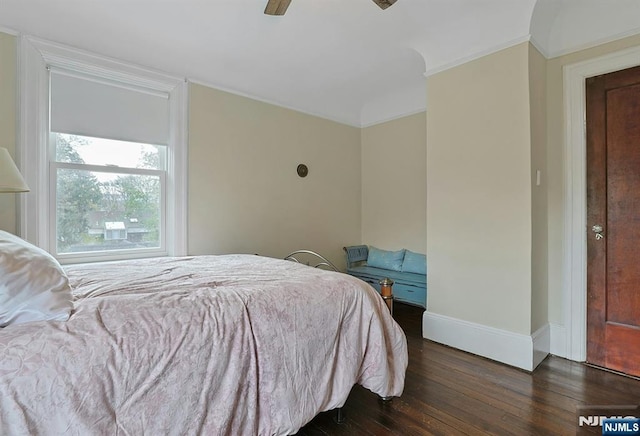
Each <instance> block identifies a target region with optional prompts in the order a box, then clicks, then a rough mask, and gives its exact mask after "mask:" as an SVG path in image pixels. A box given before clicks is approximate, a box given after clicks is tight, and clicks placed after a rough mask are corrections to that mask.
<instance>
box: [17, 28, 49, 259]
mask: <svg viewBox="0 0 640 436" xmlns="http://www.w3.org/2000/svg"><path fill="white" fill-rule="evenodd" d="M18 92H19V99H18V107H19V111H18V113H19V127H18V141H17V151H18V154H19V155H20V166H21V170H22V175H23V176H24V178H25V180H28V182H27V183H28V185H29V187H30V188H31V191H29V192H28V193H26V194H25V195H22V196H21V197H22V198H21V199H20V200H21V201H20V207H19V219H18V222H19V224H18V227H19V235H20V236H21V237H22V238H24V239H26V240H27V241H29V242H31V243H33V244H35V245H37V246H40V247H46V246H47V245H48V227H49V204H48V201H47V199H48V196H47V195H39V193H41V192H47V191H48V184H49V183H48V182H49V169H48V168H49V166H48V159H47V156H46V153H43V152H42V147H37V146H32V144H42V143H46V142H47V141H48V130H49V127H48V120H49V102H48V100H49V98H48V95H49V74H48V72H47V66H46V63H45V62H44V59H43V58H42V55H41V54H40V52H39V51H38V50H37V49H36V47H34V46H33V45H32V44H31V42H30V41H29V39H28V38H26V37H24V36H21V37H20V39H19V50H18ZM41 169H43V170H42V171H41ZM28 211H37V212H36V213H28Z"/></svg>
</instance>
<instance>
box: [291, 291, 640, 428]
mask: <svg viewBox="0 0 640 436" xmlns="http://www.w3.org/2000/svg"><path fill="white" fill-rule="evenodd" d="M422 312H423V310H422V309H420V308H415V307H412V306H407V305H403V304H399V303H396V305H395V308H394V318H395V319H396V320H397V321H398V323H399V324H400V325H401V326H402V328H403V329H404V331H405V333H406V335H407V341H408V346H409V367H408V369H407V377H406V382H405V389H404V393H403V395H402V397H400V398H395V399H394V400H393V401H391V402H390V403H386V404H385V403H382V402H380V401H379V400H378V397H377V396H376V395H374V394H373V393H371V392H370V391H368V390H366V389H364V388H362V387H360V386H356V387H354V388H353V390H352V391H351V394H350V395H349V399H348V400H347V403H346V404H345V407H344V408H343V410H344V413H345V416H346V422H345V423H343V424H337V423H336V422H335V416H336V414H335V412H334V411H331V412H325V413H322V414H320V415H319V416H317V417H316V418H315V419H314V420H313V421H311V422H310V423H309V424H307V425H306V426H305V427H304V428H302V429H301V430H300V431H299V432H298V435H300V436H307V435H309V436H311V435H432V434H433V435H485V434H495V435H519V436H521V435H575V434H577V433H578V430H580V431H581V432H583V433H585V434H590V433H588V432H587V431H588V430H591V431H595V430H596V429H586V428H579V427H578V409H577V407H578V406H592V405H636V406H637V405H640V380H637V379H633V378H629V377H625V376H622V375H618V374H614V373H611V372H607V371H604V370H602V369H598V368H593V367H590V366H588V365H585V364H582V363H576V362H572V361H569V360H566V359H562V358H559V357H555V356H549V357H547V359H545V361H544V362H542V363H541V364H540V366H539V367H538V368H536V370H535V371H534V372H533V373H528V372H526V371H522V370H519V369H517V368H513V367H510V366H507V365H503V364H500V363H497V362H494V361H491V360H488V359H484V358H482V357H478V356H474V355H472V354H469V353H465V352H462V351H459V350H455V349H453V348H449V347H446V346H443V345H439V344H436V343H434V342H431V341H428V340H426V339H423V338H422ZM635 416H638V415H637V414H636V415H635ZM591 434H601V431H600V429H599V428H598V429H597V432H595V433H591Z"/></svg>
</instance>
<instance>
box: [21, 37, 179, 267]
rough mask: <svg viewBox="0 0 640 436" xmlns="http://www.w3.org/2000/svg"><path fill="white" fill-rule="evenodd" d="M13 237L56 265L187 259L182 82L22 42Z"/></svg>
mask: <svg viewBox="0 0 640 436" xmlns="http://www.w3.org/2000/svg"><path fill="white" fill-rule="evenodd" d="M20 49H21V65H20V68H21V71H22V73H23V75H22V77H21V87H20V99H21V103H22V106H23V108H24V110H23V112H22V117H21V120H20V125H21V129H20V142H19V152H20V155H21V162H23V172H24V175H25V178H26V179H27V183H29V186H30V187H31V188H32V191H31V192H30V193H29V195H28V196H25V197H24V198H25V200H24V201H23V202H22V204H21V207H20V224H21V229H20V233H21V236H23V237H24V238H25V239H27V240H29V241H31V242H33V243H35V244H36V245H38V246H40V247H42V248H44V249H46V250H48V251H49V252H51V253H52V254H54V255H55V256H56V257H57V258H58V259H59V260H60V261H61V262H86V261H97V260H113V259H122V258H132V257H148V256H163V255H175V256H179V255H184V254H186V228H185V225H186V192H185V190H186V168H185V166H186V143H185V140H186V83H185V81H184V80H182V79H179V78H174V77H170V76H166V75H163V74H159V73H157V72H152V71H148V70H144V69H141V68H139V67H136V66H130V65H126V64H124V63H122V62H119V61H114V60H110V59H107V58H103V57H99V56H96V55H93V54H89V53H86V52H80V51H77V50H75V49H70V48H66V47H61V46H58V45H55V44H51V43H48V42H45V41H41V40H36V39H33V38H29V37H22V38H21V47H20Z"/></svg>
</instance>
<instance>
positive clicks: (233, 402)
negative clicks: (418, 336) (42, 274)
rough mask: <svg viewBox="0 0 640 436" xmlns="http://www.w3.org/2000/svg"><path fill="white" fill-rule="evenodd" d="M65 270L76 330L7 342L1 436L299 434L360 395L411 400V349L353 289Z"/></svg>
mask: <svg viewBox="0 0 640 436" xmlns="http://www.w3.org/2000/svg"><path fill="white" fill-rule="evenodd" d="M66 270H67V273H68V275H69V278H70V282H71V285H72V287H73V289H74V294H75V298H76V299H75V303H74V304H75V308H74V312H73V314H72V315H71V318H70V319H69V320H68V321H67V322H55V321H50V322H33V323H27V324H22V325H15V326H9V327H7V328H4V329H1V330H0V434H3V435H14V434H15V435H27V434H28V435H39V434H43V435H49V434H65V435H103V434H104V435H107V434H108V435H116V434H122V435H160V434H163V435H164V434H167V435H185V434H206V435H217V434H225V435H227V434H228V435H241V434H242V435H252V434H259V435H278V434H291V433H295V432H296V431H297V430H298V429H299V428H300V427H301V426H303V425H304V424H305V423H307V422H308V421H310V420H311V419H312V418H313V417H314V416H315V415H317V414H318V413H319V412H321V411H324V410H330V409H333V408H336V407H339V406H342V405H343V404H344V402H345V400H346V398H347V395H348V394H349V391H350V389H351V387H352V386H353V385H354V384H355V383H359V384H361V385H363V386H364V387H366V388H368V389H370V390H371V391H373V392H375V393H376V394H378V395H382V396H398V395H400V394H401V393H402V390H403V386H404V376H405V370H406V366H407V348H406V339H405V336H404V334H403V332H402V330H401V329H400V327H399V326H398V325H397V324H396V323H395V322H394V321H393V319H392V318H391V316H390V315H389V312H388V310H387V308H386V306H385V305H384V302H383V301H382V299H381V298H380V297H379V296H378V295H377V294H376V292H375V291H374V290H373V289H372V288H371V287H369V286H368V285H367V284H365V283H364V282H362V281H360V280H358V279H355V278H353V277H351V276H348V275H345V274H340V273H334V272H328V271H323V270H319V269H315V268H311V267H308V266H305V265H300V264H297V263H294V262H290V261H283V260H277V259H270V258H264V257H259V256H251V255H230V256H197V257H185V258H162V259H146V260H136V261H127V262H113V263H107V264H88V265H76V266H69V267H67V268H66Z"/></svg>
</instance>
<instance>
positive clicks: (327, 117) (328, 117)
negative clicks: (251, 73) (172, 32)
mask: <svg viewBox="0 0 640 436" xmlns="http://www.w3.org/2000/svg"><path fill="white" fill-rule="evenodd" d="M189 82H190V83H194V84H196V85H201V86H206V87H207V88H212V89H216V90H218V91H222V92H226V93H229V94H233V95H237V96H240V97H245V98H248V99H250V100H255V101H259V102H261V103H266V104H270V105H273V106H278V107H280V108H283V109H289V110H292V111H294V112H300V113H301V114H305V115H311V116H312V117H317V118H322V119H325V120H328V121H333V122H334V123H339V124H345V125H347V126H351V127H358V128H359V127H361V126H360V122H354V121H353V120H351V119H349V120H347V119H343V118H338V117H335V116H333V115H328V114H324V113H320V112H315V111H310V110H308V109H301V108H299V107H295V106H292V105H289V104H286V103H282V102H280V101H276V100H271V99H268V98H264V97H259V96H257V95H253V94H248V93H246V92H242V91H238V90H236V89H233V88H229V87H224V86H220V85H217V84H213V83H211V82H207V81H202V80H198V79H191V78H190V79H189Z"/></svg>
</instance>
